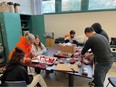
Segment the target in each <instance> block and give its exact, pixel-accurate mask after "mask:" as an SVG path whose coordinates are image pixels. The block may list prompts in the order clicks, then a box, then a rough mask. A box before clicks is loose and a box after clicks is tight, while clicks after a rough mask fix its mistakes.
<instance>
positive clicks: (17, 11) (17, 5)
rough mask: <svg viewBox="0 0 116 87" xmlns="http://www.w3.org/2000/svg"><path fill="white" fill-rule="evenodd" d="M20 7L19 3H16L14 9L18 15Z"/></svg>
mask: <svg viewBox="0 0 116 87" xmlns="http://www.w3.org/2000/svg"><path fill="white" fill-rule="evenodd" d="M19 6H20V4H19V3H14V8H15V12H16V13H19Z"/></svg>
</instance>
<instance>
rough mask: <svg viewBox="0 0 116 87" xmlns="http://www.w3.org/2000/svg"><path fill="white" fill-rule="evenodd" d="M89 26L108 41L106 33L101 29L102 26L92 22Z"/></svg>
mask: <svg viewBox="0 0 116 87" xmlns="http://www.w3.org/2000/svg"><path fill="white" fill-rule="evenodd" d="M91 27H92V28H93V29H94V30H95V32H96V33H98V34H101V35H103V36H104V37H106V38H107V40H108V41H109V37H108V34H107V33H106V32H105V31H104V30H103V29H102V26H101V24H100V23H94V24H92V26H91Z"/></svg>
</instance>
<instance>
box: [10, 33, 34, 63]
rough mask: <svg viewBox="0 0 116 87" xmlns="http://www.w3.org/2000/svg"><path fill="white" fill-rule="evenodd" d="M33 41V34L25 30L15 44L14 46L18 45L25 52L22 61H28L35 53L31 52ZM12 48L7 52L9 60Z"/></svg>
mask: <svg viewBox="0 0 116 87" xmlns="http://www.w3.org/2000/svg"><path fill="white" fill-rule="evenodd" d="M34 41H35V36H34V35H33V34H31V33H29V32H27V33H26V34H25V35H24V36H22V37H21V38H20V41H19V42H18V43H17V44H16V47H19V48H20V49H22V50H23V52H24V53H25V58H24V60H25V61H24V62H30V61H31V58H32V57H34V56H35V55H34V54H33V53H32V50H31V49H32V44H33V43H34ZM13 52H14V49H13V50H12V51H11V52H10V54H9V60H10V59H11V58H12V54H13Z"/></svg>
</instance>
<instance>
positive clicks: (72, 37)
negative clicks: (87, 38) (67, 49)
mask: <svg viewBox="0 0 116 87" xmlns="http://www.w3.org/2000/svg"><path fill="white" fill-rule="evenodd" d="M68 42H70V43H72V44H76V46H78V41H77V40H76V39H75V31H74V30H71V31H70V35H68V36H67V37H66V38H65V40H64V43H68Z"/></svg>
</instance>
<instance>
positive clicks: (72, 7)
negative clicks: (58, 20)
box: [62, 0, 81, 11]
mask: <svg viewBox="0 0 116 87" xmlns="http://www.w3.org/2000/svg"><path fill="white" fill-rule="evenodd" d="M78 10H81V0H62V11H78Z"/></svg>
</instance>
